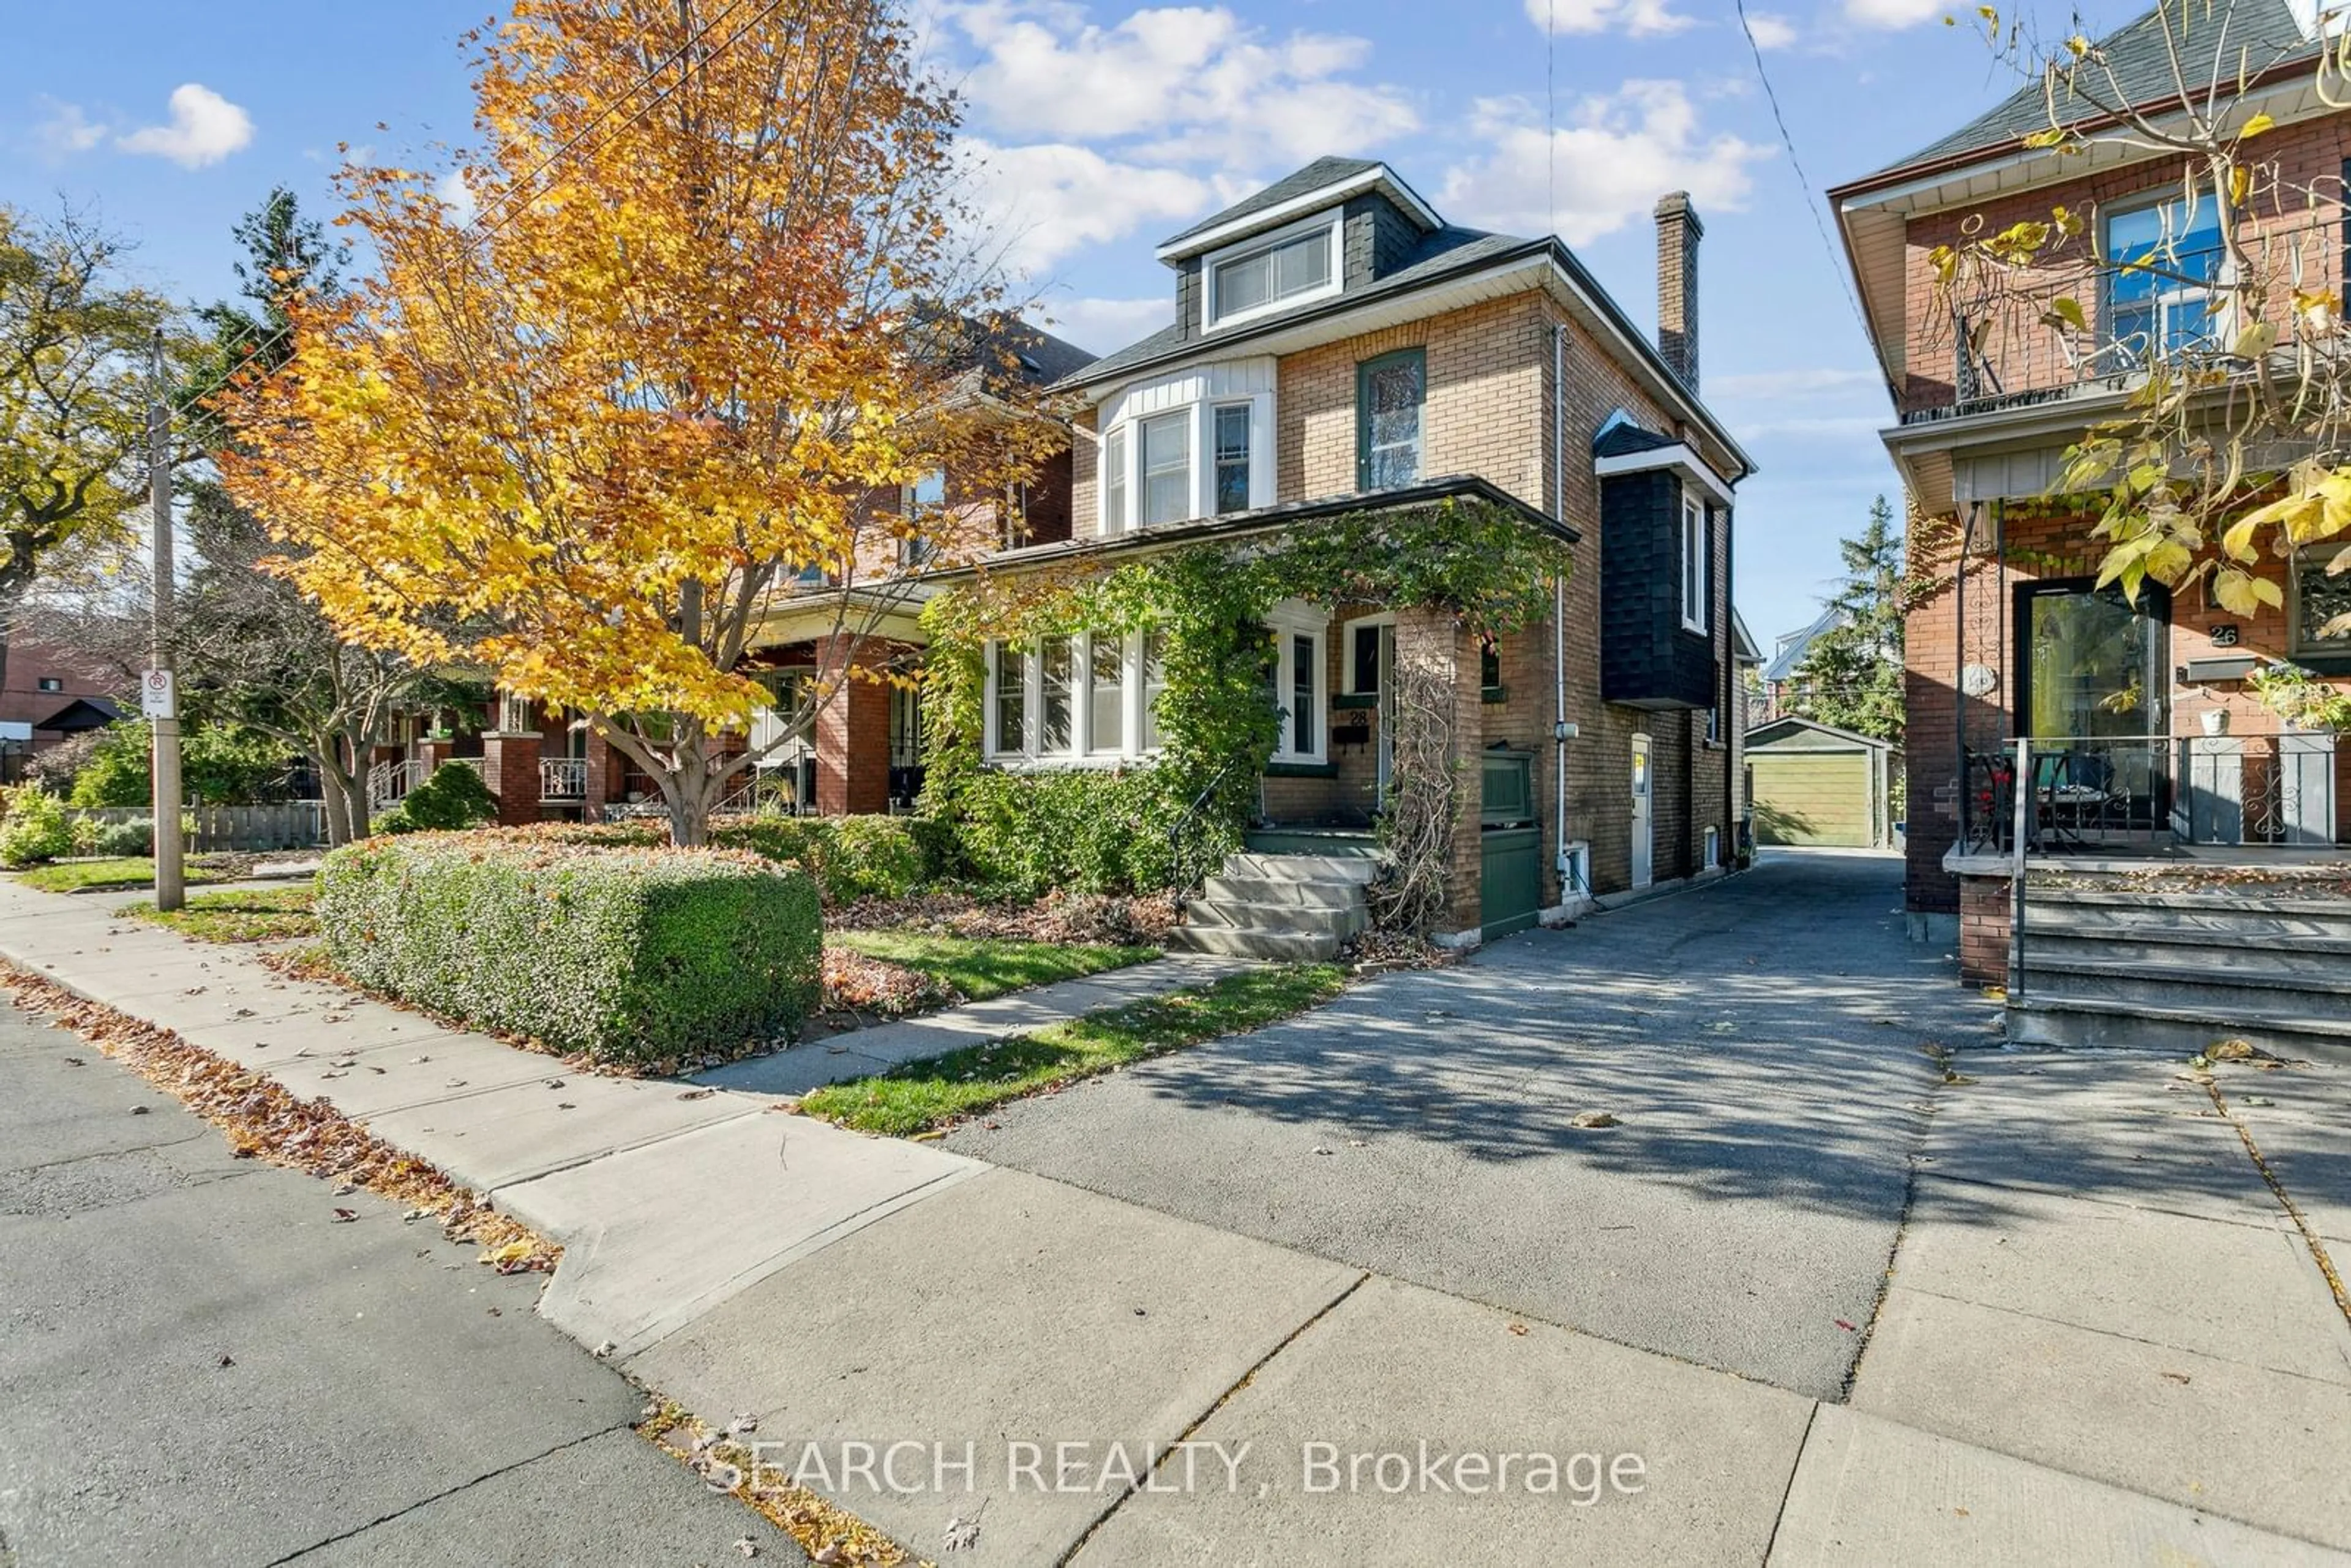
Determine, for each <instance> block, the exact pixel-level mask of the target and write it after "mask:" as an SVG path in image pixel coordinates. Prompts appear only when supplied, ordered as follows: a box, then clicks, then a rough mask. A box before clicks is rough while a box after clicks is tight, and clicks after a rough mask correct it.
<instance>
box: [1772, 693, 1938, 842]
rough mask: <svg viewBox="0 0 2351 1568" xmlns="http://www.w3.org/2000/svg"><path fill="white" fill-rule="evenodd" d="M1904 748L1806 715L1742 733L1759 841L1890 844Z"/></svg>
mask: <svg viewBox="0 0 2351 1568" xmlns="http://www.w3.org/2000/svg"><path fill="white" fill-rule="evenodd" d="M1901 768H1902V753H1901V752H1900V751H1899V750H1897V749H1896V747H1894V745H1893V743H1891V742H1890V741H1886V740H1880V739H1878V738H1877V737H1875V736H1869V735H1862V734H1859V733H1857V732H1855V731H1854V730H1850V729H1839V728H1837V727H1835V726H1834V725H1826V724H1817V723H1815V722H1813V720H1811V719H1808V718H1793V717H1784V718H1777V719H1771V720H1770V721H1768V722H1766V723H1763V724H1759V725H1757V726H1756V727H1754V728H1752V729H1750V730H1749V731H1748V732H1747V778H1748V787H1749V789H1750V792H1751V794H1752V798H1753V804H1754V811H1755V841H1756V842H1757V843H1759V844H1802V845H1813V846H1817V847H1828V846H1835V847H1842V848H1847V849H1869V850H1875V849H1884V848H1886V846H1888V845H1890V844H1892V843H1893V842H1894V797H1895V792H1896V789H1897V788H1898V785H1899V774H1900V770H1901Z"/></svg>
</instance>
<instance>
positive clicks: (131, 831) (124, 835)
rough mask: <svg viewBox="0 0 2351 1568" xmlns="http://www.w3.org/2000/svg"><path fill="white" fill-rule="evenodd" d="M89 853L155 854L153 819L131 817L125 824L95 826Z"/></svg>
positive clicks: (106, 823)
mask: <svg viewBox="0 0 2351 1568" xmlns="http://www.w3.org/2000/svg"><path fill="white" fill-rule="evenodd" d="M97 827H98V831H97V833H96V834H95V835H94V837H93V839H92V841H91V843H90V847H89V852H90V853H92V854H99V855H152V854H153V853H154V852H155V819H154V818H152V817H133V818H131V821H127V822H102V823H99V824H97Z"/></svg>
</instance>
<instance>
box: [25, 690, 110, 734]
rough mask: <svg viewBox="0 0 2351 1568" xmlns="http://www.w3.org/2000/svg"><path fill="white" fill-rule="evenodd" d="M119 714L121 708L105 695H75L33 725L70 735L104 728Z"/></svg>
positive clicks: (36, 727) (37, 727)
mask: <svg viewBox="0 0 2351 1568" xmlns="http://www.w3.org/2000/svg"><path fill="white" fill-rule="evenodd" d="M121 716H122V709H121V708H120V706H117V705H116V704H115V703H113V702H112V701H110V699H108V698H106V697H76V698H74V700H73V701H71V702H69V703H68V704H66V706H63V707H61V708H59V709H57V712H55V713H53V714H51V715H49V716H48V717H47V718H45V719H42V720H40V721H39V722H37V723H36V724H35V725H34V726H33V727H34V728H35V729H55V730H62V731H64V732H65V733H67V734H68V735H71V734H74V733H76V732H78V731H80V730H85V729H104V728H105V727H107V726H108V725H110V724H112V723H114V722H115V720H117V719H119V718H120V717H121Z"/></svg>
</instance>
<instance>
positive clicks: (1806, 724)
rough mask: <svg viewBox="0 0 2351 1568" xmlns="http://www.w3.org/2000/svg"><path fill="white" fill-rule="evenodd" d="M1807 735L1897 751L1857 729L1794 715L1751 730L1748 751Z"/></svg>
mask: <svg viewBox="0 0 2351 1568" xmlns="http://www.w3.org/2000/svg"><path fill="white" fill-rule="evenodd" d="M1805 733H1810V734H1813V735H1824V736H1828V737H1832V738H1834V739H1836V740H1843V741H1849V742H1851V743H1852V744H1853V745H1855V746H1866V747H1875V748H1876V749H1877V750H1880V751H1892V750H1894V749H1895V746H1894V743H1893V742H1892V741H1890V740H1880V739H1879V738H1878V737H1876V736H1874V735H1864V734H1862V733H1861V732H1860V731H1859V730H1857V729H1839V728H1838V727H1836V726H1835V725H1833V724H1823V723H1821V722H1820V721H1819V720H1817V719H1810V718H1798V717H1796V716H1794V715H1793V714H1791V715H1789V716H1787V717H1786V718H1775V719H1773V720H1771V722H1770V723H1769V724H1759V725H1757V726H1756V727H1754V728H1753V729H1750V730H1749V731H1748V732H1747V742H1746V744H1747V749H1748V750H1750V751H1755V750H1758V749H1760V748H1761V747H1768V746H1770V745H1771V744H1772V743H1773V742H1775V741H1782V740H1786V739H1789V738H1791V737H1794V736H1796V735H1799V734H1805Z"/></svg>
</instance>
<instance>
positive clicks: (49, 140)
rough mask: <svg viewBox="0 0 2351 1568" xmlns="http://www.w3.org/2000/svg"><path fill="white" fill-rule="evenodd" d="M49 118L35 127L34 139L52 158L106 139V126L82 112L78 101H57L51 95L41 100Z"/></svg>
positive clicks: (85, 149) (83, 149)
mask: <svg viewBox="0 0 2351 1568" xmlns="http://www.w3.org/2000/svg"><path fill="white" fill-rule="evenodd" d="M40 101H41V102H42V104H43V105H45V106H46V107H47V110H48V111H49V113H48V118H47V119H46V120H42V121H41V123H40V124H39V125H38V126H37V127H35V128H34V131H33V141H34V144H35V145H36V146H37V147H38V148H39V149H40V150H41V152H43V153H44V154H45V155H46V156H47V157H49V158H52V159H57V158H69V157H71V156H72V155H73V154H75V153H77V152H89V150H90V149H91V148H93V147H95V146H97V145H98V144H99V142H101V141H105V140H106V127H105V126H103V125H101V124H99V123H98V122H97V121H95V120H91V119H90V118H89V116H88V115H86V114H84V113H83V112H82V109H81V105H79V104H78V103H59V102H58V101H57V99H53V98H45V99H41V100H40Z"/></svg>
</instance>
